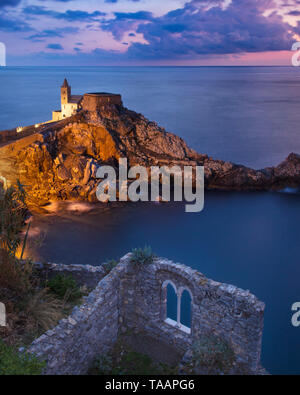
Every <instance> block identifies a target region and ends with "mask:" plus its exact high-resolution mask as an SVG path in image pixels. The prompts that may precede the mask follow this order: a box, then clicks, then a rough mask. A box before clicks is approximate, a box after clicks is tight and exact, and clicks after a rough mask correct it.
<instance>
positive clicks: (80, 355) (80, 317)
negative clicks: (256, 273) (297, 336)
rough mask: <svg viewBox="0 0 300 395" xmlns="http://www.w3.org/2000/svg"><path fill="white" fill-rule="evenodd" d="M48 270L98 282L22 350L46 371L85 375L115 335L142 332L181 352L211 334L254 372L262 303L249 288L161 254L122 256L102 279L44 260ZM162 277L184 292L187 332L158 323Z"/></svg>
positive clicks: (162, 309)
mask: <svg viewBox="0 0 300 395" xmlns="http://www.w3.org/2000/svg"><path fill="white" fill-rule="evenodd" d="M51 270H52V273H54V272H67V273H70V272H72V274H73V273H75V276H76V272H77V274H78V278H81V279H84V278H86V281H88V282H89V281H90V285H93V276H95V277H97V280H98V279H100V281H99V283H98V285H97V286H96V288H95V289H94V291H92V292H91V294H90V295H89V296H88V297H87V298H86V300H85V303H84V304H83V305H81V306H79V307H75V308H74V310H73V312H72V314H71V315H70V316H69V317H68V318H66V319H63V320H61V321H60V323H59V325H58V326H57V327H55V328H54V329H53V330H50V331H48V332H46V333H45V334H44V335H43V336H41V337H40V338H38V339H36V340H35V341H34V342H33V344H32V346H31V347H30V349H29V351H30V352H34V353H36V354H37V356H38V357H40V358H41V359H45V360H46V361H47V369H46V372H45V373H46V374H84V373H86V371H87V370H88V368H89V367H90V366H91V364H92V362H93V361H94V359H95V358H96V357H97V356H98V355H104V354H106V353H107V352H108V351H109V349H110V348H111V347H113V345H114V343H115V342H116V340H117V338H118V335H119V334H121V333H124V332H126V331H128V330H133V331H135V332H142V333H146V334H149V335H150V336H154V337H156V339H158V340H160V341H162V342H163V343H165V344H169V345H171V346H172V347H176V348H177V349H181V350H182V351H183V352H185V351H188V349H189V348H190V346H191V345H192V343H193V342H194V341H195V340H196V339H198V338H199V337H200V336H201V335H203V334H206V333H211V332H213V333H215V334H216V335H218V336H220V337H221V338H223V339H224V340H226V341H227V342H228V343H229V344H230V345H231V346H232V347H233V349H234V350H235V352H236V353H237V356H238V360H239V363H241V364H242V366H243V367H244V368H245V369H246V370H247V371H248V372H250V373H256V372H257V371H258V369H259V367H260V353H261V340H262V329H263V314H264V307H265V306H264V304H263V303H262V302H260V301H259V300H258V299H257V298H256V297H255V296H254V295H252V294H250V293H249V291H243V290H241V289H238V288H236V287H234V286H232V285H226V284H221V283H217V282H215V281H212V280H209V279H207V278H206V277H205V276H204V275H203V274H201V273H199V272H197V271H195V270H193V269H191V268H189V267H187V266H184V265H181V264H176V263H173V262H171V261H169V260H166V259H162V258H157V259H156V260H155V261H154V263H153V264H151V265H148V266H144V267H142V268H140V269H136V268H134V267H133V266H132V264H131V263H130V254H127V255H125V257H123V258H122V259H121V260H120V263H119V264H118V266H117V267H116V268H114V269H113V270H112V271H111V272H110V273H109V274H108V275H107V276H105V271H104V270H103V268H102V267H87V266H84V265H82V266H81V265H79V267H77V265H72V267H69V268H67V267H66V266H61V267H60V265H54V266H53V265H52V269H51ZM84 272H85V274H84ZM101 278H102V279H101ZM94 281H95V280H94ZM169 281H171V282H172V283H173V284H174V285H175V286H176V289H177V291H179V293H180V292H182V291H183V289H187V290H189V292H190V293H191V296H192V320H191V333H187V332H185V331H183V330H182V329H180V328H179V327H176V326H171V325H169V324H168V323H166V322H165V318H166V303H165V302H166V288H165V287H164V286H163V285H164V284H167V282H169Z"/></svg>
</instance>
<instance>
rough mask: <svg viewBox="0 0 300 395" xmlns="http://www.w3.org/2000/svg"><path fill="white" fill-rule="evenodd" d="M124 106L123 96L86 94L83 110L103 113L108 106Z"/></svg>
mask: <svg viewBox="0 0 300 395" xmlns="http://www.w3.org/2000/svg"><path fill="white" fill-rule="evenodd" d="M111 105H116V106H122V105H123V103H122V98H121V95H116V94H111V93H86V94H85V95H84V96H83V102H82V108H83V110H84V111H90V112H95V111H101V110H103V109H104V108H105V107H107V106H111Z"/></svg>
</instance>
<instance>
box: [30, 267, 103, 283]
mask: <svg viewBox="0 0 300 395" xmlns="http://www.w3.org/2000/svg"><path fill="white" fill-rule="evenodd" d="M35 266H36V269H38V270H39V271H40V273H41V275H42V276H43V277H44V278H45V279H51V278H52V277H54V276H56V275H57V274H62V275H66V276H68V275H72V277H73V278H74V279H75V280H76V282H77V284H78V285H79V286H83V285H85V286H87V287H88V288H95V287H96V286H97V285H98V283H99V281H100V280H102V278H103V277H104V276H105V275H106V271H105V268H104V266H91V265H63V264H57V263H47V264H41V263H36V264H35Z"/></svg>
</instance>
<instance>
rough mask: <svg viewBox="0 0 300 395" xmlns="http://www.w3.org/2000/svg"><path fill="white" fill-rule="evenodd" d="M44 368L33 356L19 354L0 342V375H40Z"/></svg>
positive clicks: (43, 363)
mask: <svg viewBox="0 0 300 395" xmlns="http://www.w3.org/2000/svg"><path fill="white" fill-rule="evenodd" d="M44 367H45V362H40V361H39V360H38V359H37V358H36V357H35V356H34V355H30V354H26V353H19V352H17V351H16V350H14V349H13V348H12V347H9V346H7V345H6V344H5V343H4V342H3V341H2V340H0V375H22V376H24V375H40V374H42V372H43V369H44Z"/></svg>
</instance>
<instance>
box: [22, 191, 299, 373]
mask: <svg viewBox="0 0 300 395" xmlns="http://www.w3.org/2000/svg"><path fill="white" fill-rule="evenodd" d="M205 198H206V201H205V208H204V211H203V212H201V213H185V210H184V204H183V203H160V204H158V203H122V204H118V203H115V204H114V205H110V206H106V205H98V204H97V205H89V204H83V205H82V204H76V205H75V206H74V205H73V204H71V203H68V202H62V203H59V204H58V205H57V206H56V211H55V212H52V213H50V214H47V215H41V214H37V215H35V216H34V218H33V221H32V228H31V231H30V233H31V235H30V248H29V251H28V254H30V255H31V256H33V257H34V258H36V259H37V258H38V259H39V260H41V261H52V262H62V263H67V264H68V263H77V264H79V263H80V264H82V263H83V264H84V263H87V264H93V265H97V264H100V263H101V262H103V261H104V260H105V259H109V258H119V257H121V256H122V255H124V254H126V253H127V252H128V251H130V250H131V249H133V248H135V247H138V246H144V245H145V244H149V245H151V246H152V248H153V250H154V251H155V252H156V253H157V254H158V255H160V256H164V257H167V258H170V259H173V260H174V261H176V262H181V263H184V264H187V265H189V266H191V267H193V268H195V269H198V270H199V271H200V272H203V273H204V274H205V275H206V276H208V277H210V278H213V279H215V280H217V281H221V282H226V283H231V284H235V285H237V286H239V287H241V288H244V289H249V290H250V291H251V292H253V293H254V294H256V295H257V296H258V297H259V299H260V300H262V301H264V302H265V303H266V306H267V307H266V313H265V330H264V339H263V363H264V366H265V367H266V368H267V369H268V370H269V371H270V372H271V373H298V374H299V373H300V340H299V339H300V329H299V328H294V327H292V325H291V305H292V304H293V303H294V302H296V301H298V300H299V298H300V288H299V283H298V281H299V278H300V264H299V263H300V262H299V260H300V258H299V257H300V243H299V224H300V205H299V194H295V193H292V194H291V193H274V192H273V193H265V192H257V193H256V192H252V193H230V192H207V193H206V196H205ZM74 210H75V211H74ZM39 234H40V235H42V236H41V239H42V240H41V243H40V244H39V242H38V240H39V236H38V235H39ZM35 243H36V244H35Z"/></svg>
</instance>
